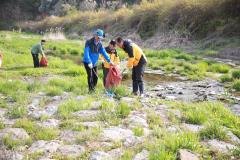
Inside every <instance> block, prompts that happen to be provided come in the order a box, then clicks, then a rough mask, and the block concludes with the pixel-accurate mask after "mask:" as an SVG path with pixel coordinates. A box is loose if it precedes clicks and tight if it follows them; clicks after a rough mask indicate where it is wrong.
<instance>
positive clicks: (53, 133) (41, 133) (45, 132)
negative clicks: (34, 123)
mask: <svg viewBox="0 0 240 160" xmlns="http://www.w3.org/2000/svg"><path fill="white" fill-rule="evenodd" d="M58 134H59V131H58V130H57V129H55V128H44V127H40V128H38V130H37V131H36V132H35V134H34V138H35V139H36V140H46V141H49V140H53V139H56V138H57V137H58Z"/></svg>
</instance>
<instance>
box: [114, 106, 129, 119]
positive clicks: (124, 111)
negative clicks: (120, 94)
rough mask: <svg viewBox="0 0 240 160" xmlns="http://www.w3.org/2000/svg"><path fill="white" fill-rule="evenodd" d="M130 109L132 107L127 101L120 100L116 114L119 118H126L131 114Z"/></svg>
mask: <svg viewBox="0 0 240 160" xmlns="http://www.w3.org/2000/svg"><path fill="white" fill-rule="evenodd" d="M130 111H131V108H130V107H129V105H128V104H127V103H126V102H120V104H119V105H118V107H117V109H116V114H117V117H119V118H126V117H127V116H128V115H129V113H130Z"/></svg>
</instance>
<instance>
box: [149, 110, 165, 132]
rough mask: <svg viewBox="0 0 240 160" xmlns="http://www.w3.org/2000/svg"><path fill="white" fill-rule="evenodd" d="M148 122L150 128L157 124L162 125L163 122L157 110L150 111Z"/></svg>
mask: <svg viewBox="0 0 240 160" xmlns="http://www.w3.org/2000/svg"><path fill="white" fill-rule="evenodd" d="M147 123H148V125H149V128H150V129H153V128H154V127H156V126H162V125H163V122H162V120H161V117H160V116H159V115H157V114H156V113H155V112H149V113H148V114H147Z"/></svg>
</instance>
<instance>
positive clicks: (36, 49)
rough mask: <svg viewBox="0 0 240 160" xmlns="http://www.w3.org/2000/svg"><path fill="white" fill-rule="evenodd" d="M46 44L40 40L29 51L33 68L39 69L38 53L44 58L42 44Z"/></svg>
mask: <svg viewBox="0 0 240 160" xmlns="http://www.w3.org/2000/svg"><path fill="white" fill-rule="evenodd" d="M45 43H46V40H41V42H40V43H38V44H36V45H34V46H33V47H32V49H31V53H32V57H33V64H34V68H38V67H40V64H39V53H40V54H41V55H42V56H43V57H45V54H44V49H43V46H44V44H45Z"/></svg>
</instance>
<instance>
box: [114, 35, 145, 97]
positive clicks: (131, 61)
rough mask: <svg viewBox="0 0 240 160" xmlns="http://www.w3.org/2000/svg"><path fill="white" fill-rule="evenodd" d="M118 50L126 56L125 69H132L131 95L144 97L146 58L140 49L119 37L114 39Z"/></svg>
mask: <svg viewBox="0 0 240 160" xmlns="http://www.w3.org/2000/svg"><path fill="white" fill-rule="evenodd" d="M116 42H117V45H118V47H119V48H121V49H123V50H124V51H125V52H126V53H127V55H128V63H127V67H128V68H129V69H132V86H133V91H132V92H133V94H134V95H138V91H139V93H140V96H141V97H143V96H144V82H143V75H144V71H145V67H146V64H147V58H146V56H145V55H144V53H143V51H142V49H141V48H140V47H139V46H138V45H137V44H135V43H133V42H132V41H130V40H124V39H123V38H121V37H118V38H117V39H116Z"/></svg>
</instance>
